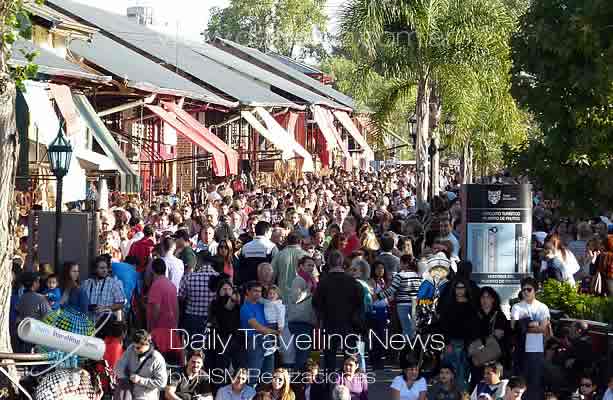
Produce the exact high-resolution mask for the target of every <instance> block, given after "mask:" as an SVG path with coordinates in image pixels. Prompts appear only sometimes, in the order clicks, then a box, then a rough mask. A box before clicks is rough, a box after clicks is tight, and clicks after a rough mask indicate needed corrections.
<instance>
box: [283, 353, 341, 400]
mask: <svg viewBox="0 0 613 400" xmlns="http://www.w3.org/2000/svg"><path fill="white" fill-rule="evenodd" d="M304 371H305V372H304V375H303V377H304V380H303V381H302V382H298V383H297V384H294V385H293V386H294V393H295V394H296V400H330V396H331V387H330V382H328V381H326V380H325V379H322V377H320V376H319V364H318V363H317V362H315V361H314V360H313V359H311V358H309V359H308V360H307V361H306V363H305V369H304ZM349 396H351V395H350V394H349Z"/></svg>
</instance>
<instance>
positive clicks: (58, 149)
mask: <svg viewBox="0 0 613 400" xmlns="http://www.w3.org/2000/svg"><path fill="white" fill-rule="evenodd" d="M47 154H48V156H49V163H50V164H51V172H53V175H55V177H56V178H57V192H56V196H55V253H54V262H55V270H56V271H58V270H59V268H60V262H61V260H62V255H61V250H62V184H63V180H64V177H65V176H66V174H67V173H68V169H69V168H70V159H71V157H72V145H71V144H70V142H69V141H68V140H67V139H66V136H64V134H63V133H62V128H60V130H59V131H58V133H57V136H56V137H55V139H53V142H51V144H50V145H49V148H48V152H47Z"/></svg>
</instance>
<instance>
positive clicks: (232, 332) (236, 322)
mask: <svg viewBox="0 0 613 400" xmlns="http://www.w3.org/2000/svg"><path fill="white" fill-rule="evenodd" d="M240 306H241V296H240V293H239V292H238V291H237V290H235V288H234V287H233V286H232V282H230V281H228V280H223V281H221V282H220V284H219V288H218V289H217V296H216V297H215V300H213V302H212V303H211V308H210V312H209V323H210V325H211V328H212V329H213V331H212V333H213V334H214V335H215V336H214V337H216V338H218V340H219V341H221V342H222V343H228V348H227V349H225V348H221V349H217V348H215V349H213V350H214V353H215V359H214V362H213V363H212V364H214V365H213V367H214V368H221V369H224V370H227V369H229V368H230V366H232V367H233V368H234V369H236V368H238V367H239V366H240V365H244V362H243V361H242V355H243V353H242V351H241V350H240V348H241V344H242V342H241V337H240V335H239V334H238V333H237V332H239V331H238V330H239V328H240ZM209 364H211V363H209Z"/></svg>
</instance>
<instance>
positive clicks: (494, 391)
mask: <svg viewBox="0 0 613 400" xmlns="http://www.w3.org/2000/svg"><path fill="white" fill-rule="evenodd" d="M502 371H503V367H502V364H501V363H499V362H491V363H489V364H486V365H485V367H484V372H483V379H482V380H481V381H480V382H479V383H478V384H477V385H476V386H475V388H474V389H473V391H472V393H471V395H470V400H479V399H480V398H482V397H483V396H484V395H485V396H490V398H492V399H499V398H502V397H503V396H504V393H505V391H506V388H507V384H508V382H509V381H508V380H506V379H501V377H502Z"/></svg>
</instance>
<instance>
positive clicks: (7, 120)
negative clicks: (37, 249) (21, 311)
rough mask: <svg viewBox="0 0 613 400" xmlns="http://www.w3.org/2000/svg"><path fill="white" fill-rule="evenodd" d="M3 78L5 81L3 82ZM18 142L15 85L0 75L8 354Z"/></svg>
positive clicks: (0, 203) (3, 334)
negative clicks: (14, 193)
mask: <svg viewBox="0 0 613 400" xmlns="http://www.w3.org/2000/svg"><path fill="white" fill-rule="evenodd" d="M3 78H4V79H3ZM18 154H19V143H18V135H17V126H16V124H15V84H14V83H13V82H12V81H11V80H10V78H8V76H6V75H5V76H4V77H3V76H1V75H0V352H3V353H10V352H12V349H11V336H10V333H9V310H10V306H11V301H10V300H11V285H12V276H13V274H12V256H13V245H14V240H13V236H14V232H15V219H14V216H15V215H14V210H15V207H14V196H13V192H14V189H15V173H16V171H17V168H16V166H17V156H18Z"/></svg>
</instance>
